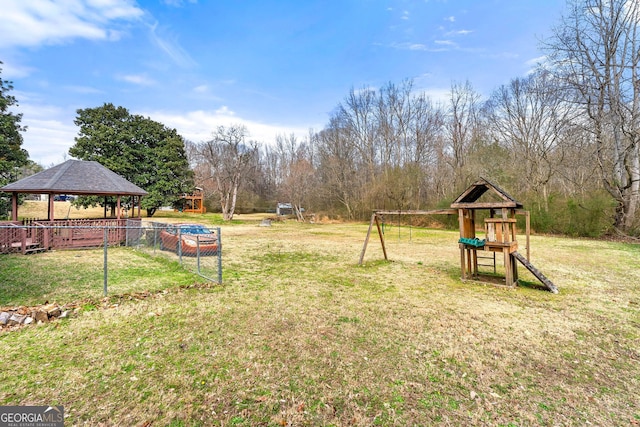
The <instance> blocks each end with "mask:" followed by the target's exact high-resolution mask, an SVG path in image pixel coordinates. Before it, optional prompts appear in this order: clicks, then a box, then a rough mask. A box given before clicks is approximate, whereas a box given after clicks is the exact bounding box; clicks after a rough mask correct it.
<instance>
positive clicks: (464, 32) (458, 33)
mask: <svg viewBox="0 0 640 427" xmlns="http://www.w3.org/2000/svg"><path fill="white" fill-rule="evenodd" d="M471 33H473V30H456V31H449V32H447V33H446V34H445V36H466V35H467V34H471Z"/></svg>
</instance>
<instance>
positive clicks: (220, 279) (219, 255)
mask: <svg viewBox="0 0 640 427" xmlns="http://www.w3.org/2000/svg"><path fill="white" fill-rule="evenodd" d="M217 233H218V284H219V285H221V284H222V234H221V233H220V227H218V230H217Z"/></svg>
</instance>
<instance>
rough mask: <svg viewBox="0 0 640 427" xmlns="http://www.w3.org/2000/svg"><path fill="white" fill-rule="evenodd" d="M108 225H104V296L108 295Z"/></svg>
mask: <svg viewBox="0 0 640 427" xmlns="http://www.w3.org/2000/svg"><path fill="white" fill-rule="evenodd" d="M107 233H108V229H107V226H106V225H105V226H104V296H105V297H106V296H107V274H108V269H107V247H108V246H109V236H108V234H107Z"/></svg>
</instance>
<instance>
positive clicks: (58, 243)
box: [0, 218, 142, 254]
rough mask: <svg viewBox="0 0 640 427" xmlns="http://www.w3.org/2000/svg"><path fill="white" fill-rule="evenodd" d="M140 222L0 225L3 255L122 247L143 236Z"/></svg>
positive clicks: (28, 222)
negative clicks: (105, 243)
mask: <svg viewBox="0 0 640 427" xmlns="http://www.w3.org/2000/svg"><path fill="white" fill-rule="evenodd" d="M141 224H142V220H141V219H140V218H126V219H116V218H104V219H64V220H55V221H47V220H31V219H30V220H26V221H25V223H21V222H16V221H3V222H0V253H9V252H22V253H23V254H26V253H29V252H35V251H43V250H49V249H78V248H94V247H100V246H102V245H104V242H105V231H104V230H105V229H106V230H107V231H106V232H107V242H108V245H119V244H122V243H125V242H126V241H127V240H128V239H132V238H137V237H139V236H137V235H138V234H140V233H141V231H140V226H141Z"/></svg>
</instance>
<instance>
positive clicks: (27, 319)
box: [22, 316, 33, 325]
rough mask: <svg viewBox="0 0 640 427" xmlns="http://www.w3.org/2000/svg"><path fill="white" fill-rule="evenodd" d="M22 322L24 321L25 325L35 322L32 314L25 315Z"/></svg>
mask: <svg viewBox="0 0 640 427" xmlns="http://www.w3.org/2000/svg"><path fill="white" fill-rule="evenodd" d="M22 323H23V324H24V325H30V324H32V323H33V317H31V316H27V317H25V319H24V322H22Z"/></svg>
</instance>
